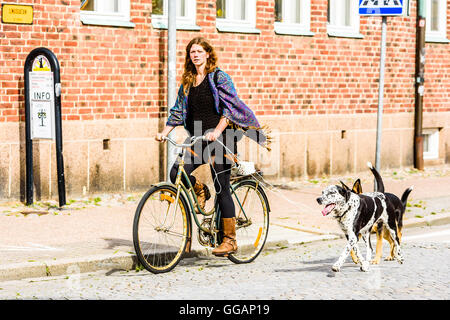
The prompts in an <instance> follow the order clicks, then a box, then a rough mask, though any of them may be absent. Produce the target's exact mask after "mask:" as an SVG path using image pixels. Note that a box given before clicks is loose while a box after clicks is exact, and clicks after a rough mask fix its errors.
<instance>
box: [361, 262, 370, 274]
mask: <svg viewBox="0 0 450 320" xmlns="http://www.w3.org/2000/svg"><path fill="white" fill-rule="evenodd" d="M360 269H361V271H364V272H367V271H369V263H368V262H367V261H364V262H363V263H362V265H361V268H360Z"/></svg>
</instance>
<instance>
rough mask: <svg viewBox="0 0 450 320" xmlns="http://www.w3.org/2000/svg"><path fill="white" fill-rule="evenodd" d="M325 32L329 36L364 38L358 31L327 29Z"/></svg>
mask: <svg viewBox="0 0 450 320" xmlns="http://www.w3.org/2000/svg"><path fill="white" fill-rule="evenodd" d="M327 34H328V36H329V37H338V38H354V39H363V38H364V36H363V35H362V34H361V33H359V32H349V31H339V30H327Z"/></svg>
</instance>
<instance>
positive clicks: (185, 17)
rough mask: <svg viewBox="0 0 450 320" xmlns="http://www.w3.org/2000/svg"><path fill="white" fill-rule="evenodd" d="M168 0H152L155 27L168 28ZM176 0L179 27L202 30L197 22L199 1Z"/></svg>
mask: <svg viewBox="0 0 450 320" xmlns="http://www.w3.org/2000/svg"><path fill="white" fill-rule="evenodd" d="M168 1H169V0H152V26H153V28H158V29H167V28H168V11H169V4H168ZM172 1H173V0H172ZM176 2H177V5H176V16H177V21H176V26H177V29H182V30H200V29H201V28H200V27H199V26H198V25H197V24H196V14H197V2H196V1H195V0H176Z"/></svg>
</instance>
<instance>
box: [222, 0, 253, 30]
mask: <svg viewBox="0 0 450 320" xmlns="http://www.w3.org/2000/svg"><path fill="white" fill-rule="evenodd" d="M225 1H226V6H227V7H233V5H232V3H235V2H233V1H234V0H225ZM244 1H246V3H245V20H236V19H230V18H218V17H217V14H216V28H217V30H218V31H219V32H237V33H256V34H259V33H261V31H260V30H259V29H257V28H256V0H244ZM230 4H231V6H230ZM216 6H217V1H216ZM216 10H217V7H216ZM230 11H231V10H230ZM216 12H217V11H216Z"/></svg>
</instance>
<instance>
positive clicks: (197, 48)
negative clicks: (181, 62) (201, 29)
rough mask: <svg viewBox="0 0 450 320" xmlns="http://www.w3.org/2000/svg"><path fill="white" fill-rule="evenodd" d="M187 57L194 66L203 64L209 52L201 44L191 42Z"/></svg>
mask: <svg viewBox="0 0 450 320" xmlns="http://www.w3.org/2000/svg"><path fill="white" fill-rule="evenodd" d="M189 57H190V58H191V61H192V63H193V64H194V65H195V67H196V68H198V67H200V66H202V65H205V64H206V61H207V60H208V58H209V54H208V53H207V52H206V51H205V49H203V47H202V46H201V45H198V44H193V45H192V47H191V50H190V51H189Z"/></svg>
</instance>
